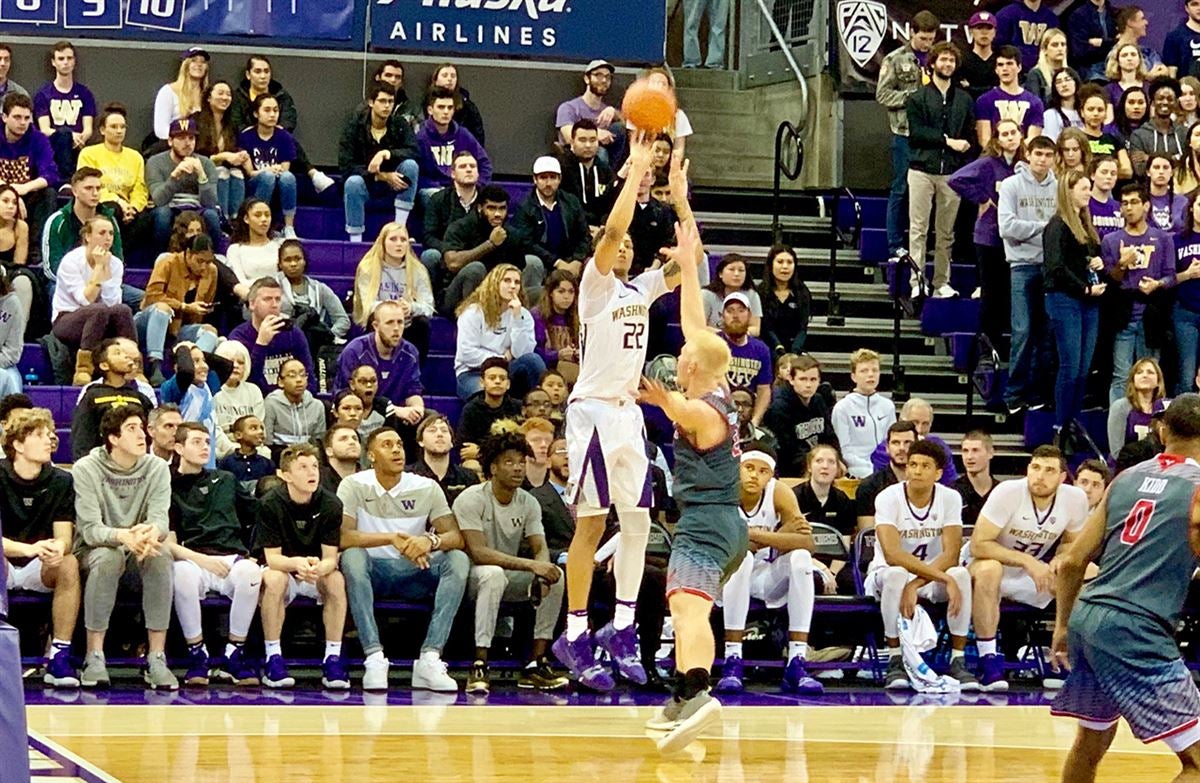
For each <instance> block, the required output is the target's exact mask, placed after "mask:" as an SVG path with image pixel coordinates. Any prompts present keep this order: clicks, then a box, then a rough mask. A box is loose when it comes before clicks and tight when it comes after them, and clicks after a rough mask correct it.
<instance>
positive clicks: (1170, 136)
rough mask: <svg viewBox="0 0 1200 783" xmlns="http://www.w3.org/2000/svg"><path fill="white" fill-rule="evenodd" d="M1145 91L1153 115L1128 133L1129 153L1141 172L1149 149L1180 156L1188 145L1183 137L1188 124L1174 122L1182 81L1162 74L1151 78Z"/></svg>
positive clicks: (1139, 173)
mask: <svg viewBox="0 0 1200 783" xmlns="http://www.w3.org/2000/svg"><path fill="white" fill-rule="evenodd" d="M1146 94H1147V95H1149V97H1150V104H1151V111H1150V119H1149V120H1147V121H1146V123H1145V124H1143V125H1142V126H1141V127H1140V128H1138V129H1137V130H1135V131H1134V132H1133V135H1132V136H1130V137H1129V157H1130V159H1131V160H1133V168H1134V171H1135V172H1136V173H1137V174H1138V176H1141V175H1143V174H1145V173H1146V166H1147V164H1148V156H1149V154H1150V153H1152V152H1160V153H1164V154H1166V155H1168V156H1170V157H1171V158H1172V159H1177V158H1179V157H1180V156H1181V155H1182V154H1183V151H1184V150H1185V149H1187V148H1188V143H1187V139H1185V138H1184V136H1185V134H1186V133H1187V128H1185V127H1184V126H1183V125H1182V124H1181V123H1176V122H1175V112H1176V110H1177V107H1176V103H1175V101H1176V98H1177V97H1178V95H1179V82H1177V81H1175V80H1174V79H1172V78H1170V77H1159V78H1157V79H1155V80H1154V81H1152V82H1150V84H1149V86H1148V87H1147V88H1146Z"/></svg>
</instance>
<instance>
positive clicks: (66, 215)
mask: <svg viewBox="0 0 1200 783" xmlns="http://www.w3.org/2000/svg"><path fill="white" fill-rule="evenodd" d="M101 182H102V180H101V175H100V170H99V169H92V168H79V169H76V170H75V173H74V174H72V175H71V194H72V195H71V200H70V201H68V202H67V203H66V204H65V205H64V206H63V208H62V209H60V210H58V211H57V212H55V213H54V214H53V215H52V216H51V217H50V219H49V220H47V221H46V226H45V228H44V229H43V230H42V253H41V255H42V271H43V272H45V274H46V277H48V278H50V279H51V280H53V279H54V277H55V275H57V274H58V267H59V265H60V264H61V263H62V259H63V256H65V255H66V254H67V251H69V250H71V249H72V248H76V247H79V241H80V240H79V232H80V231H82V230H83V224H84V223H85V222H87V221H89V220H91V219H92V218H95V217H99V218H104V219H105V220H107V221H108V222H109V223H111V224H112V228H113V245H112V253H113V255H114V256H116V257H117V258H119V259H122V260H123V259H124V258H125V252H124V248H123V247H122V245H121V231H120V226H121V224H120V221H119V220H118V219H117V218H116V217H115V216H114V211H115V208H114V207H113V205H111V204H101V203H100V190H101V184H100V183H101Z"/></svg>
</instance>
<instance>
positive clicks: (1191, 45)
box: [1162, 3, 1200, 124]
mask: <svg viewBox="0 0 1200 783" xmlns="http://www.w3.org/2000/svg"><path fill="white" fill-rule="evenodd" d="M1183 9H1184V11H1185V12H1186V14H1187V18H1186V19H1184V20H1183V21H1182V22H1180V24H1179V26H1178V27H1176V28H1175V29H1174V30H1172V31H1171V32H1169V33H1167V37H1166V40H1164V41H1163V48H1162V60H1163V65H1165V66H1167V69H1168V70H1169V71H1170V73H1171V76H1174V77H1175V78H1177V79H1184V78H1194V77H1193V76H1192V74H1193V73H1194V72H1195V71H1196V61H1197V60H1200V6H1190V4H1188V3H1184V4H1183ZM1180 108H1181V109H1183V110H1184V111H1192V109H1187V108H1184V107H1183V106H1180ZM1188 124H1190V122H1188Z"/></svg>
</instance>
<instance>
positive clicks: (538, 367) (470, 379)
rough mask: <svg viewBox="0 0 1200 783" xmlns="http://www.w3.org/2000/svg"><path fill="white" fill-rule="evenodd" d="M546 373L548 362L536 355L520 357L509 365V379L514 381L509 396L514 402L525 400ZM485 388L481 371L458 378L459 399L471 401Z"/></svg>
mask: <svg viewBox="0 0 1200 783" xmlns="http://www.w3.org/2000/svg"><path fill="white" fill-rule="evenodd" d="M545 371H546V362H545V361H543V359H542V357H540V356H538V355H537V354H536V353H527V354H525V355H524V356H518V357H517V358H515V359H513V360H512V361H511V362H509V363H508V377H509V378H510V379H512V386H511V387H510V389H509V394H510V395H512V398H513V399H514V400H523V399H525V395H526V394H528V393H529V392H530V390H532V389H535V388H537V385H538V382H539V381H540V380H541V379H542V373H544V372H545ZM482 388H483V381H482V380H480V373H479V370H467V371H466V372H464V373H462V374H461V375H459V376H458V398H459V399H460V400H469V399H471V397H472V396H473V395H475V394H476V393H478V392H479V390H480V389H482Z"/></svg>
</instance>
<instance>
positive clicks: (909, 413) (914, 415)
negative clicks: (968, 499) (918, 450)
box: [871, 397, 958, 487]
mask: <svg viewBox="0 0 1200 783" xmlns="http://www.w3.org/2000/svg"><path fill="white" fill-rule="evenodd" d="M897 421H911V422H912V423H913V424H914V425H916V428H917V440H927V441H929V442H930V443H936V444H937V445H938V446H941V448H942V451H944V452H946V468H945V470H943V471H942V478H941V480H940V481H939V482H938V483H939V484H941V485H942V486H944V487H951V486H954V482H955V481H957V480H958V471H957V470H956V469H955V468H954V454H953V452H951V451H950V447H949V446H948V445H946V441H944V440H942V439H941V438H939V437H938V436H937V435H930V434H929V431H930V430H931V429H933V406H932V405H930V404H929V403H928V402H926V401H925V400H923V399H921V398H920V397H910V398H909V400H908V402H906V403H904V407H902V408H901V409H900V417H899V418H898V419H897ZM890 461H891V458H890V457H889V456H888V451H887V439H886V438H884V440H883V441H882V442H880V444H879V445H878V446H876V447H875V451H874V452H872V453H871V467H873V468H874V469H875V470H877V471H878V470H883V469H884V468H886V467H887V466H888V464H889V462H890Z"/></svg>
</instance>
